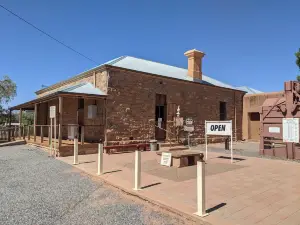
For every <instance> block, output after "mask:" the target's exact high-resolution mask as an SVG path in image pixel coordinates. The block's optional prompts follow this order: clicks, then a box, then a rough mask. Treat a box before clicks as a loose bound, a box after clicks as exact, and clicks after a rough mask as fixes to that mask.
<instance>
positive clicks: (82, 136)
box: [81, 126, 84, 145]
mask: <svg viewBox="0 0 300 225" xmlns="http://www.w3.org/2000/svg"><path fill="white" fill-rule="evenodd" d="M83 144H84V126H81V145H83Z"/></svg>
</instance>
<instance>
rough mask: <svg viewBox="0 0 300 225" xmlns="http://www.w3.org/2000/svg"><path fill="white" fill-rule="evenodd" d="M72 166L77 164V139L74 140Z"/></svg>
mask: <svg viewBox="0 0 300 225" xmlns="http://www.w3.org/2000/svg"><path fill="white" fill-rule="evenodd" d="M73 164H74V165H77V164H78V139H77V138H74V162H73Z"/></svg>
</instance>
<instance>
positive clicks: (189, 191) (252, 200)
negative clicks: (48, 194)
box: [60, 152, 300, 225]
mask: <svg viewBox="0 0 300 225" xmlns="http://www.w3.org/2000/svg"><path fill="white" fill-rule="evenodd" d="M226 156H227V155H226V154H224V152H210V154H209V158H208V160H207V162H206V163H207V164H206V206H207V210H208V211H209V212H210V214H209V216H207V217H205V218H203V219H202V220H204V221H207V222H210V223H212V224H218V225H222V224H231V225H235V224H243V225H244V224H245V225H246V224H272V223H283V222H284V221H293V222H294V220H295V219H297V218H298V217H295V216H294V214H295V213H297V212H298V211H299V210H300V208H299V205H300V204H299V203H298V200H299V199H300V191H299V188H298V187H299V185H300V180H299V179H298V177H299V171H300V164H299V163H296V162H288V161H278V160H270V159H262V158H255V157H245V156H240V155H234V157H235V158H238V159H236V160H234V163H233V164H231V163H230V158H228V157H226ZM141 158H142V187H144V188H143V189H142V190H141V191H139V192H136V194H137V195H139V196H142V197H144V198H146V199H149V200H151V201H154V202H158V203H161V204H162V205H165V206H167V207H170V208H172V209H174V210H177V211H179V212H182V213H185V214H189V215H193V213H195V212H196V211H197V209H196V206H197V204H196V179H195V177H196V176H195V175H196V171H195V170H196V169H195V167H194V166H192V167H184V168H169V167H163V166H160V165H159V163H158V162H157V159H156V153H155V152H142V157H141ZM60 160H62V161H64V162H66V163H69V164H72V162H73V157H64V158H60ZM79 162H80V163H79V165H77V166H76V167H77V168H79V169H82V170H84V171H85V172H87V173H90V174H92V175H96V173H97V155H96V154H94V155H82V156H79ZM133 169H134V153H126V154H116V155H106V154H105V155H104V171H106V174H104V175H102V176H101V178H102V179H103V180H105V181H106V182H109V183H111V184H113V185H116V186H118V187H120V188H122V189H123V190H125V191H128V192H132V188H133V186H134V185H133V180H134V177H133V176H134V171H133ZM289 218H291V219H289ZM299 224H300V220H299ZM286 225H289V224H288V223H287V224H286Z"/></svg>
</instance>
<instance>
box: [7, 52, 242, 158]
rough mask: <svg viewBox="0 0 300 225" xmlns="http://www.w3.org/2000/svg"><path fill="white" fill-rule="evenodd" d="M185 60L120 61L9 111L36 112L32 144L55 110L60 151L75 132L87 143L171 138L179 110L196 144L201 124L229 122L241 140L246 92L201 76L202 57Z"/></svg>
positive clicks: (193, 55)
mask: <svg viewBox="0 0 300 225" xmlns="http://www.w3.org/2000/svg"><path fill="white" fill-rule="evenodd" d="M185 55H186V56H187V61H188V69H183V68H178V67H174V66H170V65H165V64H161V63H157V62H152V61H148V60H144V59H138V58H135V57H131V56H122V57H119V58H117V59H114V60H111V61H109V62H107V63H104V64H102V65H100V66H97V67H95V68H93V69H90V70H88V71H85V72H83V73H81V74H79V75H76V76H74V77H72V78H70V79H68V80H65V81H62V82H59V83H56V84H54V85H52V86H49V87H46V88H43V89H41V90H39V91H37V92H36V95H37V98H36V99H34V100H32V101H29V102H26V103H23V104H20V105H18V106H14V107H12V108H11V110H21V111H22V110H34V111H35V122H34V124H35V125H34V127H33V135H34V140H36V138H37V136H41V135H42V136H47V135H48V132H49V125H50V119H49V107H50V106H54V105H55V106H56V109H57V110H56V118H57V122H56V123H57V128H58V129H57V130H58V131H57V132H58V134H57V136H58V139H59V151H60V152H62V150H61V147H62V141H63V140H65V139H68V138H72V136H74V134H75V133H76V131H74V130H73V128H74V127H75V128H76V130H78V136H79V137H81V136H83V137H84V141H86V142H98V141H99V139H104V140H105V141H106V143H107V144H109V143H112V142H116V141H120V140H137V141H138V140H139V141H142V140H149V139H152V138H155V139H157V140H161V141H164V140H166V139H172V138H174V117H175V116H176V109H177V107H178V106H180V112H181V116H183V117H184V118H193V120H194V126H195V131H194V137H196V139H197V141H198V142H201V141H202V140H203V139H204V123H205V120H232V121H233V132H234V136H235V138H236V139H237V140H241V139H242V115H243V96H244V94H245V91H244V90H241V88H238V87H233V86H231V85H228V84H225V83H223V82H221V81H218V80H215V79H213V78H211V77H208V76H205V75H204V74H202V59H203V57H204V53H203V52H200V51H198V50H195V49H194V50H190V51H187V52H186V53H185ZM43 127H44V128H43ZM45 127H46V128H45ZM72 127H73V128H72ZM41 133H42V134H41Z"/></svg>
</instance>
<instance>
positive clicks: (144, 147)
mask: <svg viewBox="0 0 300 225" xmlns="http://www.w3.org/2000/svg"><path fill="white" fill-rule="evenodd" d="M136 149H137V150H140V151H146V150H149V149H150V144H148V143H141V144H127V145H110V146H105V147H104V150H105V153H106V154H109V155H110V154H111V153H112V152H113V150H117V152H118V153H119V152H129V151H135V150H136Z"/></svg>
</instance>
